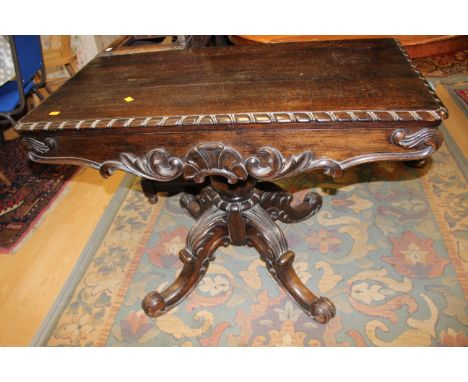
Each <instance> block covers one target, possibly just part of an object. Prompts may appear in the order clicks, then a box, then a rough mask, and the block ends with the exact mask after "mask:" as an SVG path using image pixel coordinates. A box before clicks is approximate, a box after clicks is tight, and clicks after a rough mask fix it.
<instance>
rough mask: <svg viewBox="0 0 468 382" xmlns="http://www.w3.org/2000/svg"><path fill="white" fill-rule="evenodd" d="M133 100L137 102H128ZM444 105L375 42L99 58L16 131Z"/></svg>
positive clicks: (396, 53)
mask: <svg viewBox="0 0 468 382" xmlns="http://www.w3.org/2000/svg"><path fill="white" fill-rule="evenodd" d="M127 97H131V98H132V99H133V100H132V101H131V102H126V101H125V100H124V99H125V98H127ZM438 109H440V105H439V104H438V103H437V102H436V100H435V99H434V97H433V96H432V94H431V93H430V92H428V91H427V87H426V85H425V83H424V81H423V80H422V79H421V78H420V77H419V76H418V74H417V73H416V72H415V71H414V70H413V69H412V67H411V65H410V63H409V62H408V61H407V59H406V57H405V56H404V55H403V54H402V53H401V51H400V47H399V46H398V44H397V43H396V42H395V41H394V40H393V39H369V40H349V41H320V42H312V43H288V44H265V45H263V44H259V45H250V46H241V47H239V46H237V47H222V48H219V47H216V48H201V49H193V50H184V51H168V52H155V53H145V54H140V55H139V54H134V55H119V56H108V57H97V58H96V59H94V60H93V61H92V62H91V63H90V64H89V65H87V66H86V67H85V68H84V69H83V70H81V71H80V72H79V73H78V74H77V75H76V76H74V77H73V78H72V79H71V80H70V81H68V82H67V83H66V84H65V85H64V86H63V87H61V88H60V89H59V90H58V91H57V92H55V93H54V94H53V95H51V96H50V97H49V98H48V99H47V100H46V101H45V102H44V103H43V104H42V105H40V106H39V107H37V108H36V109H35V110H33V111H32V112H31V113H29V114H28V115H27V116H26V117H24V118H23V119H22V120H21V122H20V124H19V126H21V123H23V124H24V123H31V122H37V121H45V122H47V121H49V122H54V123H55V122H61V121H79V120H99V119H105V118H133V117H147V116H174V115H206V114H218V115H222V114H229V113H255V112H300V111H340V110H433V111H436V110H438ZM51 112H59V114H57V113H56V115H52V116H51V115H49V114H50V113H51ZM184 125H185V124H184ZM187 125H190V123H187ZM116 126H117V125H116ZM55 127H56V125H55ZM62 127H63V126H62ZM81 128H92V126H90V124H88V125H86V124H85V125H83V126H81ZM180 129H183V126H180Z"/></svg>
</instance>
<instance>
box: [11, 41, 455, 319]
mask: <svg viewBox="0 0 468 382" xmlns="http://www.w3.org/2000/svg"><path fill="white" fill-rule="evenodd" d="M399 47H400V50H401V52H402V53H403V55H404V56H405V57H406V59H407V60H408V62H409V64H410V65H411V68H412V70H413V71H415V72H416V74H417V75H418V77H420V78H421V79H422V80H423V81H424V84H425V85H426V87H427V90H428V91H429V93H430V94H431V95H432V97H433V99H434V101H435V103H436V104H437V105H438V106H439V108H438V109H435V110H413V111H409V110H391V111H390V110H372V111H370V110H356V111H307V112H271V113H239V114H222V115H213V114H203V115H193V116H165V117H135V118H123V119H122V118H112V119H109V118H108V119H104V118H103V119H93V120H79V121H76V120H75V121H59V122H50V121H45V122H28V123H21V122H20V123H18V125H17V126H16V129H17V130H19V131H21V132H23V133H24V134H25V137H24V138H23V142H24V143H25V145H26V146H27V148H28V155H29V158H30V159H31V160H33V161H36V162H42V163H61V164H73V165H80V166H81V165H82V166H88V167H91V168H94V169H97V170H99V172H100V173H101V175H102V176H104V177H108V176H110V175H112V173H113V172H114V171H115V170H122V171H126V172H128V173H131V174H134V175H136V176H139V177H141V178H142V187H143V191H144V192H145V195H146V196H147V197H148V199H149V200H150V202H153V203H154V202H156V201H157V196H156V194H157V187H158V186H157V182H171V181H174V180H176V179H180V178H182V179H184V180H188V181H192V182H194V183H199V184H200V183H204V182H205V180H206V178H207V177H208V178H209V179H210V183H211V184H210V186H207V187H205V188H203V189H202V191H201V192H200V193H199V194H198V195H196V196H195V195H192V194H188V193H187V194H182V196H181V198H180V204H181V207H182V208H183V209H185V210H186V212H187V213H188V214H189V215H190V216H191V217H193V218H194V219H196V220H197V222H196V223H195V225H194V226H193V227H192V228H191V230H190V232H189V234H188V237H187V240H186V246H185V248H184V249H182V250H181V251H180V253H179V257H180V260H181V261H182V263H183V268H182V271H181V272H180V273H179V274H178V276H177V278H176V280H175V281H174V282H173V283H172V284H170V285H169V286H168V287H166V288H165V289H164V290H163V291H161V292H157V291H154V292H151V293H149V294H148V295H147V296H146V297H145V298H144V300H143V302H142V307H143V309H144V311H145V313H146V314H147V315H149V316H151V317H157V316H159V315H161V314H163V313H165V312H167V311H168V310H169V309H171V308H172V307H174V306H176V305H177V304H178V303H180V302H181V301H182V300H183V299H184V298H185V297H186V296H187V295H188V294H189V293H190V292H191V291H192V290H193V288H195V286H196V285H197V284H198V283H199V281H200V280H201V279H202V277H203V276H204V274H205V273H206V271H207V268H208V264H209V262H210V261H211V260H213V259H214V253H215V251H216V249H217V248H218V247H220V246H227V245H248V246H251V247H254V248H255V249H256V250H257V251H258V252H259V254H260V258H261V259H262V260H263V261H264V262H265V264H266V267H267V269H268V271H269V272H270V273H271V275H272V276H273V278H274V279H275V280H276V281H277V282H278V284H279V285H280V286H281V287H282V288H283V289H284V290H285V291H286V292H287V293H288V294H289V295H290V296H291V297H292V298H293V300H295V302H296V303H297V304H298V305H299V306H300V307H301V308H302V309H303V310H304V312H305V313H306V314H307V315H309V316H310V317H312V318H313V319H315V320H316V321H317V322H319V323H327V322H328V321H329V320H330V319H331V318H333V317H334V316H335V314H336V310H335V307H334V305H333V303H332V302H331V301H330V300H329V299H327V298H326V297H319V296H316V295H315V294H314V293H312V292H311V291H310V290H309V289H308V288H307V287H306V285H305V284H304V283H303V282H302V281H301V280H300V279H299V277H298V275H297V274H296V272H295V271H294V268H293V265H292V264H293V261H294V257H295V255H294V252H292V251H291V250H290V249H289V247H288V243H287V241H286V238H285V236H284V234H283V232H282V230H281V229H280V227H279V226H278V225H277V224H276V223H275V221H276V220H280V221H282V222H284V223H295V222H299V221H302V220H305V219H307V218H308V217H310V216H312V215H314V214H315V213H316V212H317V211H318V210H319V209H320V207H321V205H322V199H321V196H320V195H319V194H317V193H315V192H309V193H308V194H307V195H306V196H305V197H304V199H303V201H302V203H300V204H298V205H295V206H291V201H292V195H291V194H290V193H288V192H286V191H284V190H278V189H273V190H268V191H265V190H264V189H263V188H264V187H263V188H262V187H256V183H257V182H263V181H267V182H271V181H275V180H279V179H283V178H285V177H290V176H295V175H300V174H304V173H306V172H311V171H320V172H322V173H324V174H326V175H329V176H331V177H334V178H338V177H341V176H342V175H343V173H344V171H345V170H346V169H348V168H350V167H353V166H357V165H360V164H364V163H372V162H377V161H387V160H390V161H406V162H411V163H413V164H420V163H421V161H424V160H425V159H426V158H428V157H429V156H430V155H432V154H433V153H434V152H435V151H436V150H437V149H438V148H439V147H440V146H441V144H442V142H443V137H442V135H441V133H440V132H439V130H438V129H437V128H435V127H430V128H429V127H424V126H423V127H422V128H414V127H412V128H405V127H396V128H394V129H391V128H390V126H389V127H387V128H386V131H387V132H386V134H387V136H386V140H387V142H386V144H388V146H385V147H388V148H389V150H388V151H384V150H382V151H378V152H370V153H363V154H361V153H360V155H348V157H346V158H344V159H342V160H337V159H334V158H331V157H327V156H322V155H316V154H315V153H314V152H313V151H311V150H308V151H303V152H302V153H298V154H295V155H284V154H283V153H282V152H281V151H280V150H279V149H277V148H275V147H274V145H265V146H264V147H260V146H261V145H259V147H260V148H259V149H257V150H254V151H251V152H249V154H246V155H243V154H242V153H241V152H240V151H239V150H237V149H236V148H235V147H231V146H230V145H226V144H225V143H224V142H221V141H213V142H210V141H207V142H203V143H194V144H193V146H192V147H190V146H191V144H190V145H189V146H187V147H188V149H186V151H184V154H183V155H180V152H179V154H175V153H174V152H171V149H169V148H168V147H157V146H156V147H154V148H151V149H150V150H148V151H143V152H141V151H140V152H130V151H129V150H122V152H120V153H119V154H118V155H116V156H117V157H116V158H113V159H110V160H104V161H95V160H89V159H85V158H81V157H73V156H53V153H54V151H55V150H56V149H57V148H58V145H59V140H57V139H56V138H55V137H53V136H48V137H46V138H44V139H42V140H41V139H38V135H37V133H38V132H39V130H41V131H44V130H46V131H47V130H49V133H52V131H51V130H54V131H58V130H66V129H69V130H72V131H73V130H74V131H76V130H80V128H83V127H86V128H87V129H94V128H96V129H101V128H114V129H115V128H130V127H164V126H183V125H190V126H193V125H197V126H200V125H223V124H227V125H232V127H234V126H236V125H246V124H260V123H267V124H268V123H273V124H277V125H279V124H286V125H287V124H294V123H306V124H307V123H308V124H309V126H311V125H314V124H316V123H319V124H320V123H322V122H328V123H330V122H332V123H333V125H334V126H337V125H339V124H340V123H341V122H344V121H345V122H347V123H348V127H349V123H356V124H358V123H359V122H363V121H365V122H392V123H395V122H408V121H422V122H427V126H433V125H434V122H437V121H439V122H440V121H441V120H442V119H444V118H447V117H448V113H447V110H446V108H445V107H444V106H443V104H442V103H441V101H440V100H439V99H438V97H437V96H436V94H435V93H434V91H433V90H432V88H431V87H430V85H429V84H428V83H427V81H426V80H425V79H424V77H423V76H422V75H421V73H419V71H417V69H416V68H415V67H414V66H413V65H412V64H411V61H410V60H409V57H408V56H407V54H406V52H405V51H404V49H402V47H401V45H399ZM431 122H432V123H431ZM409 126H411V125H409ZM356 127H358V126H356ZM335 128H336V127H335ZM28 133H31V136H28ZM192 134H193V133H192ZM194 134H196V133H194ZM363 135H365V130H364V133H363ZM392 147H395V148H398V149H399V150H396V151H393V152H392V150H391V148H392ZM146 150H147V149H146Z"/></svg>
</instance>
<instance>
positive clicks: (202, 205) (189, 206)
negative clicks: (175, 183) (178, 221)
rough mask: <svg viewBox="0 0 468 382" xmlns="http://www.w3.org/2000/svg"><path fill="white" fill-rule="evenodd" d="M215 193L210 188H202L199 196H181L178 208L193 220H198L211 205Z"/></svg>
mask: <svg viewBox="0 0 468 382" xmlns="http://www.w3.org/2000/svg"><path fill="white" fill-rule="evenodd" d="M215 196H216V192H215V191H214V190H213V189H212V188H211V187H206V188H204V189H203V190H202V191H201V192H200V194H199V195H197V196H194V195H192V194H182V196H181V197H180V206H181V207H182V208H183V209H184V210H185V211H186V212H187V213H188V214H189V215H190V216H191V217H193V218H194V219H198V218H199V217H200V216H201V215H203V213H204V212H205V211H206V210H208V209H209V208H210V207H211V206H212V205H213V199H214V197H215Z"/></svg>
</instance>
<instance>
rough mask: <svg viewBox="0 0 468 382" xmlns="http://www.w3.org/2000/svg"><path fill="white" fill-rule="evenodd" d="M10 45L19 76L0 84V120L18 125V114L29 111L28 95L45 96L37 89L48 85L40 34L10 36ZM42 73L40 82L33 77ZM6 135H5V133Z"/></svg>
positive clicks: (10, 124) (8, 125) (8, 124)
mask: <svg viewBox="0 0 468 382" xmlns="http://www.w3.org/2000/svg"><path fill="white" fill-rule="evenodd" d="M9 41H10V47H11V53H12V57H13V62H14V65H15V73H16V79H15V80H12V81H8V82H7V83H5V84H4V85H2V86H0V120H1V119H3V120H7V122H8V123H7V126H6V127H10V126H12V125H14V124H15V117H21V116H22V115H23V114H24V113H25V111H26V98H27V96H28V95H29V94H31V93H32V92H34V93H35V94H36V95H37V96H38V97H39V98H40V99H41V100H42V99H43V98H44V97H43V96H42V94H41V93H39V91H38V88H40V87H42V86H44V85H45V80H46V75H45V68H44V60H43V57H42V46H41V39H40V37H39V36H10V37H9ZM38 72H40V82H39V83H35V82H34V78H35V76H36V74H37V73H38ZM2 136H3V134H2Z"/></svg>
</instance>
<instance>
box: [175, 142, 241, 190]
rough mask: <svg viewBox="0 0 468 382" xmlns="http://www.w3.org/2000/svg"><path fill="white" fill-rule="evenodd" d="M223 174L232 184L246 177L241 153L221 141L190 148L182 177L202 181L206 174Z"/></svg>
mask: <svg viewBox="0 0 468 382" xmlns="http://www.w3.org/2000/svg"><path fill="white" fill-rule="evenodd" d="M216 175H217V176H223V177H225V178H227V180H228V182H229V183H231V184H233V183H236V182H237V181H238V180H245V179H247V176H248V174H247V171H246V169H245V166H244V164H243V162H242V157H241V155H240V154H239V153H238V152H237V151H236V150H234V149H232V148H230V147H225V146H224V145H223V144H221V143H206V144H200V145H198V146H197V147H195V148H193V149H191V150H190V151H189V152H188V153H187V156H186V158H185V164H184V178H185V179H193V180H194V181H195V182H197V183H202V182H203V181H204V180H205V177H206V176H216Z"/></svg>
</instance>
